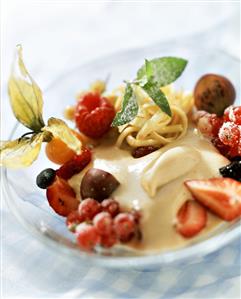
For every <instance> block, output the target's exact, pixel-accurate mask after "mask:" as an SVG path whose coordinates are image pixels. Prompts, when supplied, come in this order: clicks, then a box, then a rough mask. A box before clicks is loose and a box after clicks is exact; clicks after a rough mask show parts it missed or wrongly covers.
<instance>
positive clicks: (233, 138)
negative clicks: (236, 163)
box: [218, 121, 240, 147]
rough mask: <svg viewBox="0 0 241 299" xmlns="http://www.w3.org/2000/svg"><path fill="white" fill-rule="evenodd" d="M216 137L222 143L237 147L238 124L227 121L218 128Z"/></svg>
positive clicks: (238, 139) (238, 138)
mask: <svg viewBox="0 0 241 299" xmlns="http://www.w3.org/2000/svg"><path fill="white" fill-rule="evenodd" d="M218 137H219V139H220V140H221V141H222V143H224V144H226V145H229V146H231V147H235V146H236V147H237V146H238V144H239V141H240V128H239V126H238V125H236V124H234V123H232V122H230V121H227V122H225V123H224V124H223V125H222V127H221V128H220V130H219V133H218Z"/></svg>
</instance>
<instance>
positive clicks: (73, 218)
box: [66, 211, 84, 232]
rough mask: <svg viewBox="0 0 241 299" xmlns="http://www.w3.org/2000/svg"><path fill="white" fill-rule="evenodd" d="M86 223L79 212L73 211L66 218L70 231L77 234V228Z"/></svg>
mask: <svg viewBox="0 0 241 299" xmlns="http://www.w3.org/2000/svg"><path fill="white" fill-rule="evenodd" d="M83 221H84V218H83V217H82V216H81V215H80V214H79V212H78V211H72V212H70V213H69V215H68V217H67V218H66V225H67V227H68V230H70V231H71V232H75V229H76V226H77V225H79V224H80V223H81V222H83Z"/></svg>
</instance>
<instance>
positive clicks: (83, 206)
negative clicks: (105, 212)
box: [78, 198, 101, 220]
mask: <svg viewBox="0 0 241 299" xmlns="http://www.w3.org/2000/svg"><path fill="white" fill-rule="evenodd" d="M78 211H79V214H80V215H81V216H82V217H84V219H85V220H92V219H93V218H94V216H95V215H96V214H98V213H99V212H100V211H101V206H100V204H99V203H98V201H96V200H94V199H93V198H86V199H84V200H83V201H82V202H81V203H80V204H79V209H78Z"/></svg>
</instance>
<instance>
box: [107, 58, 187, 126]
mask: <svg viewBox="0 0 241 299" xmlns="http://www.w3.org/2000/svg"><path fill="white" fill-rule="evenodd" d="M186 65H187V61H186V60H185V59H182V58H177V57H161V58H155V59H152V60H150V61H148V60H147V59H146V60H145V65H143V66H142V67H141V68H140V69H139V70H138V72H137V78H136V79H135V80H133V81H130V82H126V81H125V83H126V88H125V93H124V100H123V103H122V108H121V111H119V112H118V113H117V114H116V117H115V119H114V120H113V122H112V126H113V127H117V126H121V125H124V124H126V123H129V122H130V121H132V120H133V119H134V118H135V117H136V115H137V114H138V110H139V109H138V101H137V96H136V94H135V87H136V86H139V87H140V88H142V89H143V91H144V92H145V93H146V95H147V96H149V97H150V98H151V99H152V100H153V101H154V102H155V104H156V105H157V106H158V107H160V109H161V110H162V111H163V112H165V113H166V114H167V115H169V116H171V114H172V113H171V109H170V106H169V103H168V100H167V98H166V96H165V94H164V93H163V92H162V91H161V89H160V88H161V87H164V86H166V85H168V84H170V83H172V82H174V81H175V80H176V79H177V78H178V77H179V76H180V75H181V74H182V72H183V70H184V69H185V67H186Z"/></svg>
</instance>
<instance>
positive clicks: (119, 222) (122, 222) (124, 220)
mask: <svg viewBox="0 0 241 299" xmlns="http://www.w3.org/2000/svg"><path fill="white" fill-rule="evenodd" d="M136 228H137V225H136V222H135V218H134V217H133V215H131V214H129V213H120V214H118V215H117V216H116V217H115V219H114V229H115V232H116V235H117V237H118V239H119V240H120V241H121V242H128V241H130V240H131V239H132V238H133V237H134V235H135V232H136Z"/></svg>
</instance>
